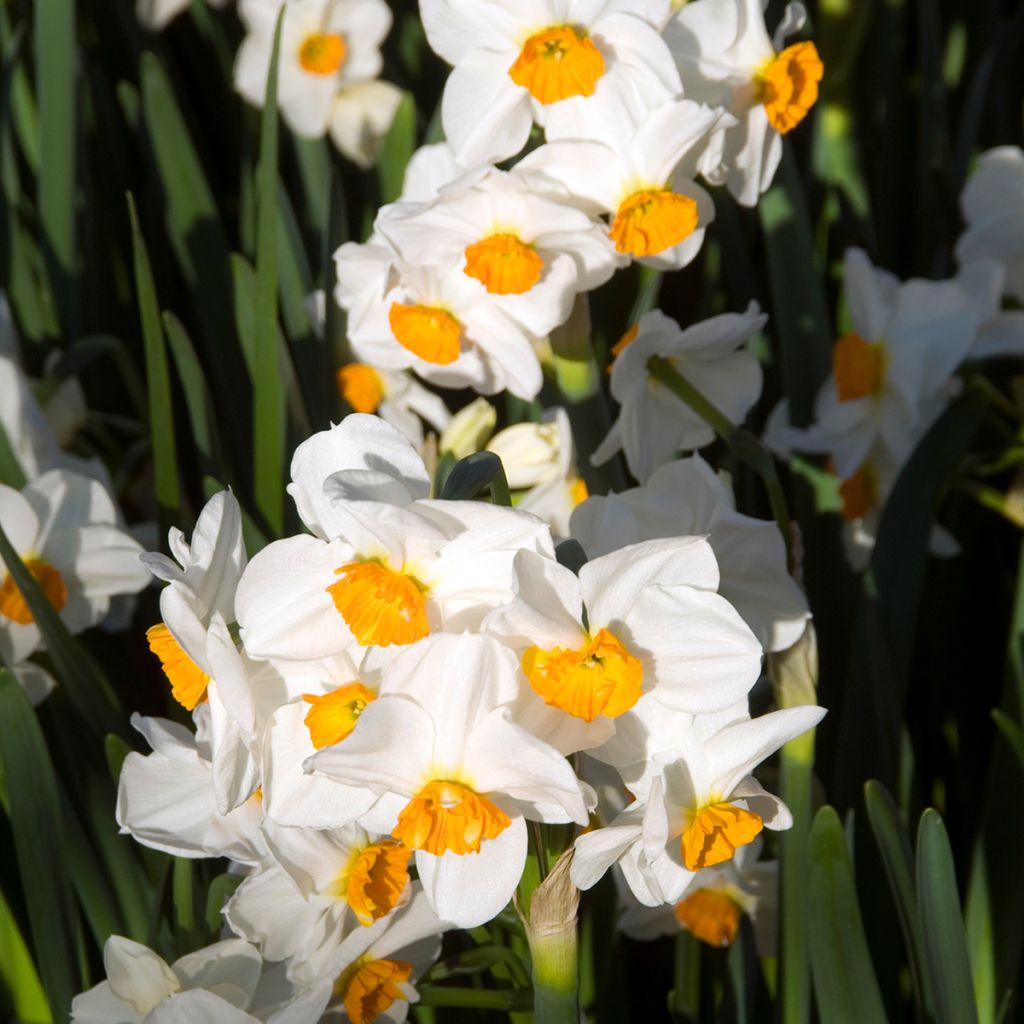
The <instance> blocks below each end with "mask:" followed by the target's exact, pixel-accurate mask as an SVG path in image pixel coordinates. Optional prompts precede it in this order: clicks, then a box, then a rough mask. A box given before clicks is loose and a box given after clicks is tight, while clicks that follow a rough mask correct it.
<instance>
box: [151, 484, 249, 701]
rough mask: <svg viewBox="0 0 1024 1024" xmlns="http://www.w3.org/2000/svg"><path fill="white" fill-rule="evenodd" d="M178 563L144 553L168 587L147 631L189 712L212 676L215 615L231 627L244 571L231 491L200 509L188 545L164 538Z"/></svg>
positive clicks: (174, 534) (175, 536) (177, 535)
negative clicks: (210, 642) (210, 646)
mask: <svg viewBox="0 0 1024 1024" xmlns="http://www.w3.org/2000/svg"><path fill="white" fill-rule="evenodd" d="M167 542H168V546H169V548H170V550H171V553H172V554H173V555H174V558H175V559H176V561H172V560H171V559H170V558H168V557H167V556H166V555H161V554H158V553H156V552H147V553H146V554H144V555H143V556H142V561H143V563H144V564H145V566H146V568H147V569H149V571H150V572H151V573H152V574H153V575H154V576H155V577H156V578H157V579H160V580H163V581H164V582H166V583H167V584H168V586H166V587H165V588H164V589H163V592H162V593H161V594H160V616H161V619H162V621H161V622H158V623H157V624H156V625H155V626H151V627H150V628H149V629H148V630H147V631H146V638H147V640H148V641H149V647H150V650H151V651H152V652H153V653H154V654H155V655H156V656H157V657H158V658H159V659H160V664H161V666H162V668H163V670H164V674H165V675H166V676H167V679H168V681H169V682H170V684H171V693H172V695H173V696H174V699H175V700H176V701H178V703H179V704H181V705H182V707H184V708H186V709H187V710H189V711H191V710H192V709H193V708H194V707H195V706H196V705H197V704H198V703H199V702H200V701H201V700H202V699H203V698H204V697H205V695H206V688H207V685H208V683H209V680H210V676H211V674H212V667H211V662H210V657H209V655H208V653H207V635H208V633H209V630H210V626H211V621H212V619H213V617H214V616H215V615H218V616H220V618H221V620H222V622H223V623H225V624H229V623H232V622H234V621H235V588H236V587H237V586H238V580H239V578H240V577H241V575H242V571H243V570H244V569H245V565H246V554H245V544H244V542H243V540H242V510H241V508H240V507H239V505H238V501H237V499H236V498H235V496H234V495H233V494H232V493H231V492H230V491H220V492H219V493H217V494H215V495H214V496H213V497H212V498H210V500H209V501H208V502H207V503H206V505H204V506H203V510H202V512H200V513H199V518H198V519H197V520H196V527H195V530H194V531H193V533H192V541H191V543H189V542H187V541H186V540H185V535H184V534H183V533H182V532H181V530H179V529H178V528H177V527H172V528H171V530H170V533H169V534H168V538H167Z"/></svg>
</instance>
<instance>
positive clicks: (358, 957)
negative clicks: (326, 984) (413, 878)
mask: <svg viewBox="0 0 1024 1024" xmlns="http://www.w3.org/2000/svg"><path fill="white" fill-rule="evenodd" d="M450 927H451V926H450V925H448V924H446V923H445V922H443V921H440V920H438V917H437V915H436V914H435V913H434V911H433V909H432V908H431V906H430V901H429V900H428V899H427V898H426V896H425V894H424V892H423V890H422V888H421V887H420V885H419V883H414V886H413V893H412V898H411V899H410V900H409V902H408V903H407V904H406V905H405V906H403V907H401V908H400V909H399V910H398V911H396V912H395V913H394V914H393V915H391V916H389V917H386V918H381V920H379V921H375V922H374V923H373V924H372V925H370V927H368V928H363V929H360V931H358V932H355V933H353V935H352V937H351V940H350V941H349V942H348V943H346V945H345V947H344V949H343V951H342V953H341V954H340V955H339V956H337V957H336V959H335V963H334V966H333V972H332V973H333V974H334V985H333V997H332V999H331V1002H330V1003H329V1005H328V1013H329V1014H330V1015H333V1014H337V1015H338V1018H337V1019H338V1020H339V1021H340V1024H371V1022H373V1021H380V1022H381V1024H402V1022H403V1021H404V1020H405V1019H406V1017H407V1015H408V1013H409V1004H410V1003H415V1002H417V1000H418V999H419V994H418V993H417V991H416V988H415V983H416V982H417V981H418V980H419V979H420V977H422V976H423V975H424V974H426V972H427V970H428V969H429V968H430V967H431V965H432V964H433V963H434V961H435V960H436V959H437V958H438V957H439V956H440V954H441V934H442V933H443V932H445V931H447V930H448V929H449V928H450Z"/></svg>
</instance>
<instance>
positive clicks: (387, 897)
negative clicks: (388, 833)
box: [339, 839, 412, 926]
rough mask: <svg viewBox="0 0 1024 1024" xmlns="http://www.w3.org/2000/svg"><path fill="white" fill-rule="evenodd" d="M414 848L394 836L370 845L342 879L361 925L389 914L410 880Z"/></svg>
mask: <svg viewBox="0 0 1024 1024" xmlns="http://www.w3.org/2000/svg"><path fill="white" fill-rule="evenodd" d="M411 856H412V850H410V849H409V848H408V847H407V846H403V845H402V844H401V843H396V842H395V841H394V840H393V839H385V840H383V841H382V842H379V843H374V844H373V845H372V846H367V847H366V849H365V850H363V851H362V852H361V853H360V854H359V856H358V857H357V858H356V860H355V863H354V864H353V865H352V867H351V868H350V869H349V870H348V871H347V872H343V873H342V878H341V879H339V882H341V883H342V885H343V887H344V888H343V890H342V891H343V892H344V894H345V899H346V901H347V902H348V905H349V906H350V907H351V908H352V910H353V911H354V912H355V915H356V919H357V920H358V921H359V923H360V924H361V925H364V926H366V925H371V924H373V922H374V921H376V920H377V919H378V918H380V917H384V915H385V914H390V913H391V911H392V910H394V908H395V906H396V905H397V903H398V900H399V898H400V897H401V895H402V893H403V892H404V890H405V886H406V883H407V882H408V881H409V858H410V857H411Z"/></svg>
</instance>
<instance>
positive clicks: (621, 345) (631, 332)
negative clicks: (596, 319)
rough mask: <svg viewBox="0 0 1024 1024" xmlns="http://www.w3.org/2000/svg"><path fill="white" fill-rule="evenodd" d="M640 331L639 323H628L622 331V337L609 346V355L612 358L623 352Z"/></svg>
mask: <svg viewBox="0 0 1024 1024" xmlns="http://www.w3.org/2000/svg"><path fill="white" fill-rule="evenodd" d="M639 333H640V324H639V323H636V324H630V325H629V327H627V328H626V329H625V330H624V331H623V332H622V337H621V338H619V340H618V341H617V342H615V344H614V345H612V348H611V356H612V358H613V359H615V358H617V357H618V356H619V355H620V354H621V353H622V352H624V351H625V350H626V349H627V348H629V346H630V345H632V344H633V342H634V341H636V336H637V335H638V334H639Z"/></svg>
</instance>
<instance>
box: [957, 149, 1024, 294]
mask: <svg viewBox="0 0 1024 1024" xmlns="http://www.w3.org/2000/svg"><path fill="white" fill-rule="evenodd" d="M960 208H961V210H962V211H963V215H964V220H965V221H966V223H967V226H966V228H965V229H964V232H963V234H961V235H960V237H959V239H957V243H956V255H957V259H958V260H959V261H960V263H961V264H963V265H966V264H969V263H973V262H975V261H977V260H995V261H997V262H999V263H1001V264H1002V265H1003V267H1004V268H1005V270H1006V279H1005V284H1004V290H1005V292H1006V294H1007V295H1008V296H1010V297H1011V298H1014V299H1016V300H1017V301H1018V302H1020V303H1024V150H1022V149H1021V148H1020V147H1019V146H999V147H997V148H996V149H990V150H988V152H986V153H983V154H982V155H981V158H980V160H979V161H978V167H977V169H976V170H975V171H974V173H973V174H972V175H971V176H970V177H969V178H968V179H967V184H966V185H965V186H964V190H963V192H962V194H961V196H960Z"/></svg>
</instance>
